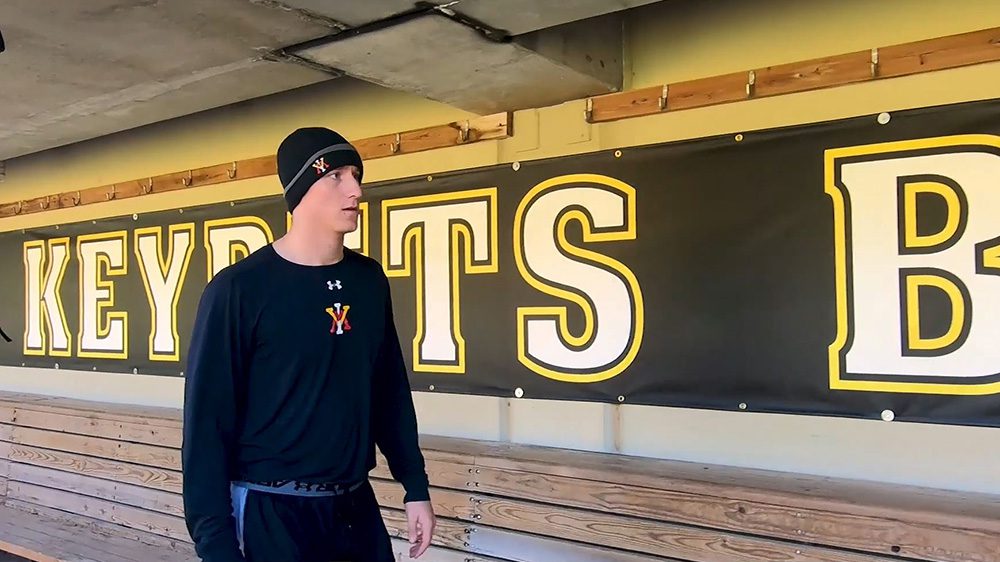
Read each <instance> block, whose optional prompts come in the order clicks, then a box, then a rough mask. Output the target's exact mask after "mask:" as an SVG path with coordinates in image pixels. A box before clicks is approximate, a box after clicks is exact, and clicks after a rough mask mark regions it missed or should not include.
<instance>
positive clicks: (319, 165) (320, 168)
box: [313, 158, 330, 175]
mask: <svg viewBox="0 0 1000 562" xmlns="http://www.w3.org/2000/svg"><path fill="white" fill-rule="evenodd" d="M313 168H316V175H323V172H325V171H327V170H328V169H329V168H330V166H329V165H328V164H327V163H326V158H320V159H319V160H317V161H315V162H313Z"/></svg>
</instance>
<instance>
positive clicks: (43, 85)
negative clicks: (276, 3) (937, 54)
mask: <svg viewBox="0 0 1000 562" xmlns="http://www.w3.org/2000/svg"><path fill="white" fill-rule="evenodd" d="M0 25H2V26H3V32H4V38H5V39H6V47H7V49H6V51H5V52H3V53H0V67H2V69H3V88H0V123H3V126H2V127H0V160H4V159H10V158H14V157H17V156H21V155H24V154H28V153H32V152H38V151H41V150H45V149H48V148H53V147H56V146H62V145H66V144H71V143H75V142H79V141H82V140H86V139H91V138H94V137H99V136H103V135H107V134H111V133H115V132H119V131H122V130H126V129H131V128H135V127H140V126H143V125H147V124H150V123H153V122H156V121H162V120H166V119H171V118H175V117H179V116H182V115H187V114H191V113H196V112H199V111H203V110H206V109H210V108H213V107H219V106H223V105H228V104H232V103H236V102H240V101H244V100H247V99H252V98H255V97H259V96H264V95H268V94H272V93H275V92H279V91H283V90H290V89H293V88H297V87H301V86H305V85H308V84H312V83H315V82H318V81H322V80H327V79H329V78H330V75H329V74H326V73H324V72H320V71H318V70H316V69H309V68H304V67H300V66H293V65H288V64H278V63H273V62H265V61H260V60H259V56H260V55H261V53H263V52H267V51H268V50H270V49H273V48H278V47H281V46H283V45H287V44H293V43H297V42H300V41H304V40H307V39H311V38H314V37H319V36H323V35H326V34H328V33H330V32H331V28H330V26H329V25H327V24H324V23H322V22H319V23H317V22H315V21H310V20H309V19H307V18H305V17H303V14H300V13H294V12H283V11H278V10H274V9H272V8H268V7H266V6H263V5H258V4H253V3H251V2H249V1H248V0H212V1H211V2H203V1H201V0H170V1H169V2H161V1H154V0H87V1H86V2H63V3H60V4H59V8H58V9H54V8H53V7H52V3H51V2H39V1H38V0H3V1H2V2H0Z"/></svg>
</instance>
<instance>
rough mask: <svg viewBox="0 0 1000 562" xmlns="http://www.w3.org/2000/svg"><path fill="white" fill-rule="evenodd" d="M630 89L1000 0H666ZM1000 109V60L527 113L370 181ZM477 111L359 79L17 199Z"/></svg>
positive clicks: (77, 150) (4, 194)
mask: <svg viewBox="0 0 1000 562" xmlns="http://www.w3.org/2000/svg"><path fill="white" fill-rule="evenodd" d="M627 25H628V31H627V49H628V50H627V55H628V56H627V58H628V60H629V66H630V67H631V72H630V73H629V76H628V82H630V83H631V84H632V85H633V86H634V87H644V86H649V85H653V84H660V83H664V82H673V81H678V80H686V79H691V78H698V77H704V76H713V75H717V74H723V73H727V72H733V71H738V70H747V69H750V68H754V67H760V66H764V65H770V64H780V63H782V62H789V61H795V60H802V59H806V58H812V57H818V56H824V55H830V54H838V53H844V52H850V51H854V50H859V49H865V48H870V47H873V46H879V45H883V46H884V45H889V44H895V43H899V42H905V41H913V40H919V39H924V38H931V37H938V36H942V35H948V34H954V33H962V32H966V31H972V30H976V29H984V28H989V27H1000V1H998V0H879V1H878V2H871V1H865V0H809V1H803V0H755V1H753V2H746V1H744V0H665V1H664V2H662V3H659V4H655V5H653V6H649V7H647V8H644V9H641V10H638V11H636V12H635V13H634V14H633V16H632V17H631V18H629V22H628V24H627ZM993 97H1000V63H992V64H985V65H979V66H975V67H968V68H962V69H955V70H949V71H943V72H937V73H933V74H926V75H919V76H912V77H907V78H899V79H893V80H882V81H877V82H873V83H868V84H859V85H853V86H847V87H841V88H835V89H829V90H823V91H816V92H808V93H802V94H794V95H790V96H780V97H775V98H767V99H759V100H753V101H749V102H742V103H737V104H730V105H724V106H716V107H709V108H702V109H695V110H688V111H681V112H676V113H667V114H663V115H657V116H653V117H646V118H642V119H631V120H626V121H619V122H615V123H606V124H601V125H593V126H591V125H588V124H587V123H585V122H584V120H583V108H584V105H583V101H582V100H577V101H571V102H568V103H566V104H563V105H559V106H555V107H548V108H541V109H531V110H526V111H520V112H517V113H516V114H515V119H514V123H515V128H516V135H515V137H514V138H512V139H508V140H504V141H496V142H487V143H481V144H476V145H470V146H465V147H457V148H453V149H447V150H439V151H434V152H429V153H423V154H413V155H404V156H397V157H393V158H389V159H382V160H377V161H373V162H371V163H370V164H369V165H368V166H367V167H366V169H367V176H366V179H367V180H368V181H378V180H382V179H387V178H395V177H403V176H408V175H420V174H425V173H431V172H438V171H442V170H451V169H461V168H465V167H472V166H480V165H489V164H494V163H497V162H511V161H514V160H526V159H535V158H545V157H550V156H557V155H564V154H572V153H578V152H585V151H592V150H599V149H603V148H617V147H625V146H634V145H639V144H648V143H655V142H662V141H672V140H678V139H686V138H697V137H701V136H707V135H714V134H720V133H729V132H741V131H743V132H745V131H750V130H753V129H760V128H767V127H775V126H782V125H791V124H799V123H808V122H813V121H822V120H828V119H836V118H841V117H850V116H855V115H864V114H874V113H878V112H881V111H891V110H898V109H905V108H911V107H920V106H927V105H938V104H944V103H953V102H959V101H966V100H974V99H985V98H993ZM470 116H471V114H469V113H467V112H464V111H461V110H457V109H455V108H452V107H449V106H446V105H443V104H440V103H436V102H432V101H428V100H424V99H421V98H417V97H415V96H411V95H407V94H403V93H398V92H393V91H389V90H385V89H383V88H379V87H376V86H372V85H368V84H365V83H361V82H357V81H353V80H336V81H333V82H330V83H327V84H322V85H319V86H317V87H311V88H304V89H301V90H298V91H295V92H290V93H286V94H279V95H276V96H272V97H270V98H265V99H261V100H256V101H251V102H247V103H243V104H239V105H236V106H232V107H228V108H223V109H219V110H215V111H209V112H205V113H202V114H198V115H195V116H190V117H186V118H181V119H177V120H174V121H171V122H168V123H163V124H157V125H151V126H148V127H144V128H142V129H138V130H134V131H128V132H125V133H121V134H118V135H113V136H110V137H107V138H104V139H99V140H95V141H89V142H85V143H81V144H79V145H76V146H72V147H67V148H63V149H56V150H52V151H49V152H46V153H42V154H39V155H35V156H29V157H25V158H20V159H15V160H13V161H10V162H8V163H7V180H6V182H4V183H3V184H0V200H3V201H13V200H18V199H27V198H31V197H37V196H40V195H44V194H48V193H55V192H60V191H65V190H70V189H73V188H75V187H89V186H94V185H103V184H108V183H112V182H114V181H125V180H130V179H137V178H143V177H146V176H150V175H157V174H162V173H168V172H174V171H179V170H184V169H187V168H194V167H199V166H206V165H212V164H218V163H221V162H227V161H231V160H238V159H241V158H250V157H256V156H261V155H265V154H272V153H273V152H274V151H275V150H276V148H277V145H278V143H279V142H280V141H281V139H282V138H283V137H284V135H285V134H287V133H288V132H289V131H291V130H292V129H294V128H296V127H299V126H303V125H314V124H322V125H326V126H331V127H334V128H336V129H338V130H340V131H341V132H343V133H344V134H345V135H346V136H348V137H349V138H362V137H368V136H374V135H379V134H385V133H390V132H395V131H400V130H407V129H412V128H417V127H423V126H429V125H436V124H440V123H444V122H447V121H451V120H456V119H465V118H468V117H470ZM273 193H278V184H277V179H276V178H265V179H258V180H251V181H245V182H237V183H234V184H231V185H225V186H215V187H209V188H203V189H194V190H187V191H184V192H182V193H172V194H160V195H156V196H154V197H149V198H146V199H129V200H123V201H117V202H111V203H107V204H102V205H98V206H88V207H82V208H79V209H68V210H61V211H56V212H50V213H45V214H36V215H28V216H24V217H15V218H9V219H2V220H0V231H2V230H13V229H20V228H27V227H31V226H35V225H42V224H49V223H52V222H53V221H58V222H70V221H76V220H89V219H91V218H97V217H102V216H112V215H117V214H131V213H134V212H147V211H151V210H156V209H163V208H173V207H176V206H179V205H191V204H200V203H207V202H212V201H226V200H229V199H232V198H242V197H251V196H258V195H263V194H273Z"/></svg>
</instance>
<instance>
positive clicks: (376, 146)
mask: <svg viewBox="0 0 1000 562" xmlns="http://www.w3.org/2000/svg"><path fill="white" fill-rule="evenodd" d="M512 126H513V114H512V113H510V112H505V113H497V114H493V115H485V116H482V117H476V118H473V119H467V120H463V121H452V122H451V123H445V124H443V125H436V126H433V127H425V128H422V129H415V130H411V131H402V132H399V133H393V134H390V135H381V136H377V137H370V138H365V139H359V140H355V141H353V144H354V145H355V146H356V147H357V149H358V152H360V153H361V157H362V158H363V159H365V160H372V159H376V158H387V157H390V156H396V155H400V154H412V153H416V152H424V151H428V150H435V149H439V148H449V147H454V146H462V145H466V144H472V143H477V142H481V141H486V140H496V139H503V138H507V137H509V136H510V135H511V130H512ZM277 173H278V170H277V164H276V162H275V156H274V155H268V156H259V157H256V158H248V159H245V160H237V161H234V162H226V163H221V164H215V165H212V166H206V167H203V168H194V169H191V170H183V171H179V172H171V173H169V174H161V175H157V176H150V177H146V178H138V179H134V180H128V181H121V182H117V183H113V184H109V185H102V186H98V187H89V188H84V189H78V190H71V191H65V192H62V193H53V194H50V195H45V196H42V197H35V198H34V199H28V200H22V201H11V202H7V203H2V204H0V218H4V217H14V216H19V215H27V214H34V213H41V212H45V211H49V210H55V209H66V208H71V207H78V206H80V205H94V204H98V203H105V202H108V201H112V200H119V199H129V198H132V197H143V196H148V195H154V194H157V193H166V192H170V191H178V190H181V189H189V188H194V187H203V186H209V185H218V184H223V183H228V182H232V181H239V180H246V179H252V178H260V177H266V176H273V175H275V174H277Z"/></svg>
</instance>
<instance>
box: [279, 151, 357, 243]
mask: <svg viewBox="0 0 1000 562" xmlns="http://www.w3.org/2000/svg"><path fill="white" fill-rule="evenodd" d="M360 175H361V174H360V171H359V170H358V169H357V168H356V167H354V166H344V167H341V168H336V169H334V170H331V171H330V172H328V173H327V174H326V175H324V176H323V177H322V178H320V179H318V180H316V183H314V184H313V185H312V187H310V188H309V191H307V192H306V194H305V196H304V197H303V198H302V201H301V202H300V203H299V204H298V206H297V207H295V211H294V213H293V217H294V218H293V220H294V219H296V218H300V217H301V219H305V220H307V221H309V222H310V223H311V224H316V225H317V226H319V227H326V228H327V229H329V230H332V231H334V232H338V233H341V234H346V233H348V232H353V231H354V230H355V229H356V228H358V201H359V200H360V199H361V183H360V182H359V181H358V177H359V176H360Z"/></svg>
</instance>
